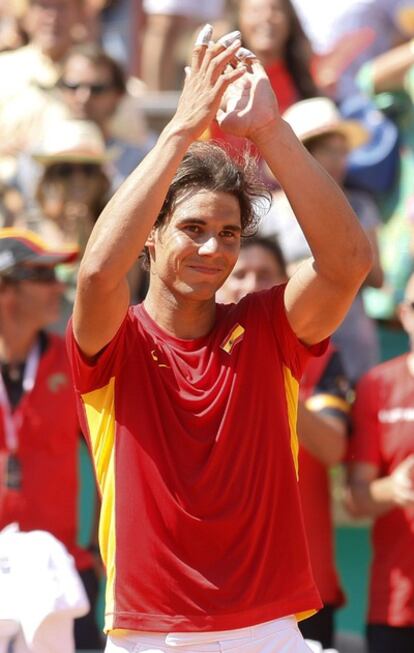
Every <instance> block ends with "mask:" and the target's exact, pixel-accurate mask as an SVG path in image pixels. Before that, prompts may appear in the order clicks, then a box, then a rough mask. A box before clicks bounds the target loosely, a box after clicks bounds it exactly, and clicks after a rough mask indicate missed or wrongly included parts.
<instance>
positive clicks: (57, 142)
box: [32, 118, 115, 165]
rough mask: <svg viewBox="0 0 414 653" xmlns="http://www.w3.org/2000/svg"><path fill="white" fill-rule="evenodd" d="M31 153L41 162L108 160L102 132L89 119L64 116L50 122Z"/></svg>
mask: <svg viewBox="0 0 414 653" xmlns="http://www.w3.org/2000/svg"><path fill="white" fill-rule="evenodd" d="M32 156H33V158H34V159H36V161H38V162H39V163H42V164H44V165H52V164H53V163H96V164H98V165H100V164H104V163H107V162H108V161H111V160H112V159H113V158H114V156H115V153H114V152H109V151H107V149H106V147H105V141H104V139H103V136H102V132H101V130H100V129H99V127H98V126H97V125H96V124H95V123H94V122H91V121H90V120H76V119H73V118H72V119H70V118H69V119H65V120H61V121H59V122H55V123H52V124H51V125H50V127H49V129H48V130H47V132H46V134H45V136H44V138H43V140H42V142H41V143H40V144H39V145H38V147H37V148H36V149H35V151H34V152H33V153H32Z"/></svg>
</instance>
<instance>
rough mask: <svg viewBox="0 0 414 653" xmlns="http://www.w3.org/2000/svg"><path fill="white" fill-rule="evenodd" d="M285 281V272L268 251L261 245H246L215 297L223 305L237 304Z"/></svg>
mask: <svg viewBox="0 0 414 653" xmlns="http://www.w3.org/2000/svg"><path fill="white" fill-rule="evenodd" d="M286 280H287V278H286V274H285V271H284V270H283V268H281V266H280V264H279V263H278V262H277V261H276V259H275V257H274V256H273V255H272V254H271V253H270V251H269V250H268V249H266V248H265V247H262V246H261V245H251V246H250V245H247V246H245V247H243V249H242V250H241V251H240V255H239V259H238V261H237V263H236V265H235V266H234V269H233V271H232V272H231V274H230V276H229V278H228V279H227V281H226V283H225V284H224V286H223V287H222V288H220V291H219V293H218V295H217V299H218V301H220V302H223V303H224V304H229V303H232V302H235V303H237V302H238V301H239V300H240V299H241V298H242V297H244V296H245V295H247V294H248V293H252V292H259V291H260V290H267V289H268V288H272V287H273V286H275V285H276V284H278V283H284V282H285V281H286Z"/></svg>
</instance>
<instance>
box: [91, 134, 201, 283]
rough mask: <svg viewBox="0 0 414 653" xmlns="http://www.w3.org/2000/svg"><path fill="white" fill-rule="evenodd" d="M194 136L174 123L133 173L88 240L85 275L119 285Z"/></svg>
mask: <svg viewBox="0 0 414 653" xmlns="http://www.w3.org/2000/svg"><path fill="white" fill-rule="evenodd" d="M190 144H191V139H190V137H189V136H188V134H187V133H185V132H184V131H180V130H179V129H178V128H177V127H175V125H174V124H173V123H170V124H169V125H167V127H166V128H165V129H164V131H163V132H162V134H161V136H160V137H159V139H158V142H157V144H156V145H155V147H154V148H153V150H151V152H149V154H148V155H147V156H146V157H145V159H144V160H143V161H142V162H141V164H140V165H139V166H138V167H137V168H136V169H135V170H134V171H133V172H132V174H131V175H130V176H129V177H128V178H127V179H126V181H125V182H124V183H123V184H122V186H121V187H120V188H119V189H118V190H117V192H116V193H115V195H114V196H113V197H112V199H111V200H110V201H109V203H108V204H107V206H106V207H105V209H104V210H103V212H102V214H101V215H100V217H99V219H98V221H97V223H96V225H95V227H94V229H93V231H92V234H91V237H90V239H89V242H88V245H87V248H86V251H85V255H84V257H83V261H82V265H81V274H82V273H83V274H90V275H92V276H99V277H100V278H102V279H103V280H104V281H105V280H107V281H108V283H110V284H111V285H112V286H113V287H116V286H117V285H118V284H119V283H120V281H121V279H123V278H125V276H126V274H127V273H128V271H129V269H130V268H131V267H132V265H133V264H134V262H135V261H136V259H137V257H138V256H139V254H140V252H141V251H142V249H143V247H144V245H145V242H146V240H147V238H148V235H149V233H150V231H151V229H152V227H153V225H154V222H155V220H156V219H157V216H158V214H159V212H160V209H161V207H162V205H163V202H164V199H165V196H166V194H167V191H168V188H169V186H170V183H171V181H172V179H173V177H174V174H175V172H176V170H177V168H178V166H179V164H180V162H181V160H182V159H183V157H184V155H185V153H186V151H187V149H188V147H189V145H190Z"/></svg>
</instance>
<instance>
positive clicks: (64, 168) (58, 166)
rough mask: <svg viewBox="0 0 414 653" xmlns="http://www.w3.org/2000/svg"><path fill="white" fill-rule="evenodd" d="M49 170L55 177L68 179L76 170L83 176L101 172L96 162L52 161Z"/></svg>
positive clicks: (91, 175)
mask: <svg viewBox="0 0 414 653" xmlns="http://www.w3.org/2000/svg"><path fill="white" fill-rule="evenodd" d="M49 171H50V172H51V173H53V174H54V175H56V177H62V178H64V179H68V178H69V177H72V175H74V174H75V173H76V172H81V173H82V174H83V175H85V177H93V176H94V175H96V174H97V173H100V172H101V167H100V166H99V165H97V164H96V163H53V164H52V165H51V166H50V167H49Z"/></svg>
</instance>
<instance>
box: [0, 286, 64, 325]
mask: <svg viewBox="0 0 414 653" xmlns="http://www.w3.org/2000/svg"><path fill="white" fill-rule="evenodd" d="M63 290H64V286H63V284H62V283H60V282H59V281H57V280H56V279H54V280H49V281H32V280H24V281H16V282H15V283H13V284H12V285H10V286H9V287H8V290H7V292H8V293H9V296H8V301H9V307H10V308H11V312H12V314H13V316H14V319H15V320H16V323H19V322H21V323H24V324H30V325H31V326H32V328H33V330H39V329H42V328H44V327H46V326H48V325H49V324H52V323H53V322H56V321H57V320H58V318H59V312H60V300H61V297H62V294H63Z"/></svg>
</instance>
